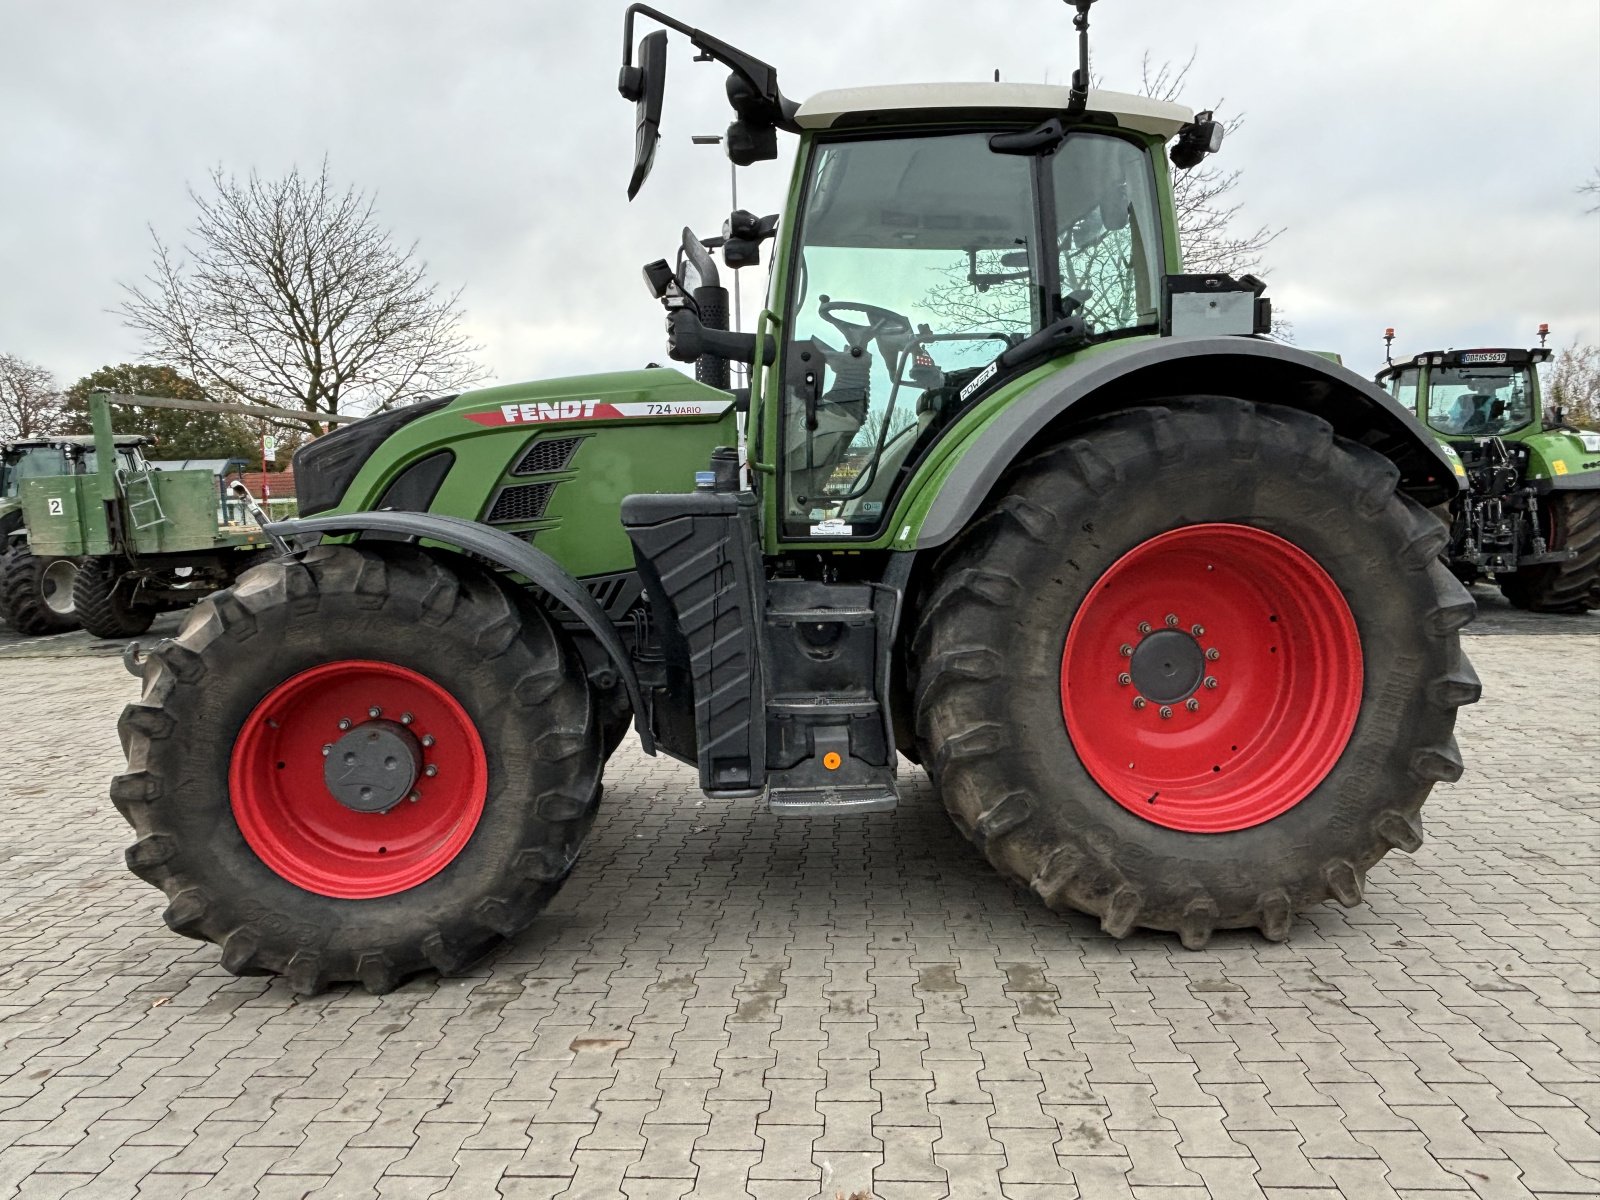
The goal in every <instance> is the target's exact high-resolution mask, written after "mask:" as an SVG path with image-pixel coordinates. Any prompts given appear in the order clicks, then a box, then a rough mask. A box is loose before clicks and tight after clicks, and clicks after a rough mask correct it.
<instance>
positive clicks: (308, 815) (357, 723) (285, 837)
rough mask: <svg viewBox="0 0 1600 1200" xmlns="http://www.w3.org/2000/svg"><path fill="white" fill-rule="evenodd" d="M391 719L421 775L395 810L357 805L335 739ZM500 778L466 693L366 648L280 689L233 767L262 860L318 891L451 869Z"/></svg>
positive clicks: (392, 883) (236, 752)
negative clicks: (343, 786)
mask: <svg viewBox="0 0 1600 1200" xmlns="http://www.w3.org/2000/svg"><path fill="white" fill-rule="evenodd" d="M373 709H376V710H377V714H376V715H373V712H372V710H373ZM343 723H347V724H343ZM380 730H381V731H384V733H383V736H385V737H387V738H389V739H391V741H392V740H394V739H399V738H405V737H409V738H411V739H414V743H408V746H409V750H408V753H414V754H415V756H416V758H415V760H414V761H412V762H408V763H406V764H403V767H402V769H403V771H404V772H405V774H403V775H402V776H400V777H398V778H400V780H401V781H402V782H403V781H404V779H406V778H412V777H414V782H413V783H412V785H411V786H410V787H409V790H408V792H407V794H406V795H405V796H403V797H402V798H400V799H399V800H398V802H397V803H395V804H394V805H393V807H390V808H388V810H387V811H382V812H376V811H356V810H354V809H352V808H350V807H347V806H346V805H345V804H344V803H341V801H340V800H339V799H338V798H336V796H335V795H334V793H333V792H332V791H330V789H329V785H328V783H327V781H326V778H325V775H324V770H325V767H326V765H327V759H328V757H329V754H325V753H324V747H329V748H330V753H331V752H332V748H333V747H336V746H342V745H345V744H347V743H346V742H344V740H343V739H345V738H347V737H351V736H354V737H361V736H367V737H373V736H375V735H376V734H378V733H379V731H380ZM412 768H415V769H414V770H413V769H412ZM488 781H489V768H488V761H487V759H486V758H485V757H484V752H483V740H482V739H481V738H480V737H479V736H478V730H477V727H476V726H475V725H474V724H473V722H472V718H471V717H469V716H468V715H467V712H466V710H465V709H464V708H462V707H461V705H460V704H458V703H457V702H456V700H455V697H453V696H451V695H450V693H449V692H447V691H446V690H445V689H444V688H442V687H440V686H439V685H438V684H437V683H434V682H433V681H432V680H431V679H428V678H427V677H426V676H423V675H419V674H418V673H417V672H415V671H411V670H407V669H406V668H405V667H398V666H395V665H394V664H392V663H383V662H372V661H366V660H359V659H352V660H348V661H344V662H332V663H325V664H324V665H322V666H319V667H313V668H311V669H310V670H308V671H302V672H300V674H298V675H295V676H293V677H292V678H290V679H287V680H285V681H284V682H283V683H280V684H279V685H278V686H277V687H275V688H273V689H272V691H270V692H268V693H267V696H266V698H265V699H263V700H262V701H261V703H260V704H258V705H256V707H255V710H254V711H253V712H251V714H250V715H249V717H248V718H246V720H245V722H244V726H243V727H242V728H241V729H240V731H239V737H238V740H237V741H236V742H235V743H234V747H233V757H232V760H231V762H230V764H229V770H228V788H229V792H230V794H231V797H232V801H233V816H234V820H235V821H237V822H238V825H239V831H240V832H241V833H242V834H244V839H245V841H246V842H248V843H249V845H250V848H251V849H252V850H254V851H255V852H256V855H257V856H258V857H259V858H260V859H261V861H262V862H264V863H266V865H267V866H268V867H270V868H271V869H272V870H273V871H275V872H276V873H277V874H278V875H280V876H282V877H283V878H284V879H286V880H288V881H289V882H290V883H293V884H295V885H296V886H298V887H302V888H304V889H305V890H306V891H308V892H315V893H317V894H318V895H321V896H334V897H337V898H339V899H344V900H367V899H371V898H373V897H375V896H391V895H393V894H394V893H396V892H403V891H405V890H406V889H407V888H412V887H416V886H417V885H418V884H419V883H422V882H423V881H425V880H427V879H430V878H432V877H433V876H434V875H436V874H438V873H439V872H440V871H441V870H443V869H444V868H445V867H446V866H447V865H449V864H450V863H451V862H452V861H453V860H454V859H455V857H456V855H458V854H459V853H460V852H461V849H462V847H464V846H465V845H466V844H467V842H468V841H469V840H470V839H471V837H472V832H473V830H474V829H476V828H477V825H478V819H479V818H480V817H481V816H482V815H483V805H484V799H485V797H486V796H487V793H488ZM396 786H397V785H396ZM412 797H415V798H414V799H413V798H412Z"/></svg>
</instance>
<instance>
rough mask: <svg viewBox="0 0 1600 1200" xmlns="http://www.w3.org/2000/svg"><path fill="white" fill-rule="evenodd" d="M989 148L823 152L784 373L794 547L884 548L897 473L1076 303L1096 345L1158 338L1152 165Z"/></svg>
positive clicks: (1102, 141)
mask: <svg viewBox="0 0 1600 1200" xmlns="http://www.w3.org/2000/svg"><path fill="white" fill-rule="evenodd" d="M989 138H990V133H989V132H982V133H976V132H973V133H965V132H963V133H949V134H933V135H920V136H907V137H902V138H880V139H873V140H855V141H839V142H824V143H822V144H820V145H819V146H818V148H817V150H816V152H815V154H814V155H813V157H812V161H811V166H810V178H809V180H808V185H807V189H806V200H805V204H804V207H803V211H802V214H801V222H800V246H799V253H798V255H797V258H796V266H795V271H794V278H793V280H792V282H791V285H790V287H791V295H790V309H789V321H788V322H787V328H788V329H789V330H790V331H791V332H790V335H789V336H790V340H789V342H788V345H787V347H786V350H785V365H784V368H783V371H784V380H785V395H784V423H783V431H782V436H783V463H784V477H785V509H786V517H787V522H788V524H789V526H790V531H791V532H792V533H798V534H800V535H801V536H805V535H807V534H811V535H819V536H840V537H851V536H867V535H871V534H873V533H874V532H875V531H876V529H877V527H878V525H879V524H880V523H881V522H882V519H883V516H884V513H885V509H886V507H887V504H888V502H889V501H890V499H891V498H892V493H893V491H894V487H895V484H896V482H897V479H898V475H899V469H900V467H901V466H902V465H904V464H905V463H906V462H907V461H908V460H909V459H910V458H911V457H912V456H913V455H914V454H915V453H916V451H917V450H918V449H919V448H920V447H922V446H924V445H926V444H927V443H928V442H930V441H931V440H932V438H933V437H934V434H935V431H936V430H937V429H938V428H939V427H941V426H942V425H944V424H946V423H948V421H949V420H950V419H951V418H952V417H953V416H954V415H955V413H956V412H957V411H959V410H960V408H961V407H962V406H963V404H964V403H965V402H966V400H967V399H970V398H971V393H969V395H968V397H966V398H964V397H963V395H962V393H963V390H964V389H966V388H968V386H969V385H970V384H971V383H972V381H973V380H974V379H976V378H977V377H978V376H979V375H980V373H982V372H983V371H984V369H985V368H986V367H987V366H989V364H991V363H992V362H993V361H994V360H995V358H996V357H998V356H999V354H1000V353H1001V352H1002V351H1004V350H1005V349H1006V348H1007V347H1008V346H1013V345H1016V344H1017V343H1018V342H1020V341H1022V340H1023V339H1024V338H1026V337H1027V336H1028V335H1029V334H1031V333H1033V332H1035V331H1037V330H1038V329H1040V328H1042V327H1043V326H1045V325H1048V324H1050V323H1051V322H1053V321H1055V320H1056V319H1057V318H1058V317H1059V316H1061V315H1063V314H1064V312H1065V311H1066V309H1065V306H1064V300H1063V298H1064V297H1067V296H1072V297H1074V300H1075V302H1076V303H1077V304H1078V305H1081V308H1082V312H1083V315H1084V316H1085V318H1086V320H1087V323H1088V326H1089V331H1090V334H1091V335H1092V336H1106V335H1111V334H1115V333H1118V332H1122V331H1127V330H1133V329H1138V328H1143V327H1148V326H1154V325H1155V324H1156V323H1157V319H1158V318H1157V304H1158V299H1159V294H1160V278H1161V273H1162V270H1163V263H1162V238H1161V230H1160V225H1159V221H1158V216H1157V213H1158V208H1157V205H1156V202H1155V194H1156V193H1155V180H1154V175H1153V173H1152V169H1151V166H1150V161H1149V156H1148V153H1147V152H1146V150H1145V148H1144V147H1143V146H1142V145H1140V144H1138V143H1135V142H1131V141H1128V140H1125V139H1123V138H1120V137H1117V136H1113V135H1108V134H1099V133H1090V132H1077V133H1073V134H1070V135H1069V136H1068V137H1067V138H1066V139H1065V140H1064V141H1063V142H1062V143H1061V145H1060V147H1059V148H1058V149H1057V150H1056V151H1055V153H1054V154H1051V155H1045V156H1042V157H1040V156H1027V155H1018V154H1000V153H996V152H995V151H993V150H991V149H990V146H989ZM1041 198H1043V199H1044V204H1045V206H1044V207H1041ZM1052 198H1053V199H1052ZM845 526H848V527H849V528H848V529H846V528H844V527H845Z"/></svg>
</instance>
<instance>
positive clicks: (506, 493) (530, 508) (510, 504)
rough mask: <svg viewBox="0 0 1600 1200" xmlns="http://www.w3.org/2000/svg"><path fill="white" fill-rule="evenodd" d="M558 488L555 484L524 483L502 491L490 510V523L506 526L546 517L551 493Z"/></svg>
mask: <svg viewBox="0 0 1600 1200" xmlns="http://www.w3.org/2000/svg"><path fill="white" fill-rule="evenodd" d="M557 486H559V485H557V484H554V483H523V484H518V485H516V486H515V487H508V488H502V489H500V494H499V495H498V496H496V497H495V498H494V506H493V507H492V508H491V509H490V510H489V518H488V519H489V523H490V524H492V525H504V524H511V523H514V522H517V521H533V520H537V519H538V518H539V517H542V516H544V510H545V507H546V506H547V505H548V504H549V503H550V493H552V492H554V491H555V490H556V488H557Z"/></svg>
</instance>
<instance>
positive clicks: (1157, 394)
mask: <svg viewBox="0 0 1600 1200" xmlns="http://www.w3.org/2000/svg"><path fill="white" fill-rule="evenodd" d="M1184 395H1222V396H1235V397H1238V398H1239V399H1241V400H1251V401H1255V402H1258V403H1264V404H1281V405H1285V406H1287V407H1289V408H1298V409H1301V410H1303V411H1306V412H1310V413H1314V414H1315V415H1316V416H1319V417H1321V418H1323V419H1324V420H1325V421H1327V422H1328V423H1329V424H1331V425H1332V426H1333V428H1334V431H1335V432H1336V433H1337V434H1339V435H1340V436H1341V437H1345V438H1349V439H1350V440H1351V441H1355V442H1359V443H1361V444H1362V445H1365V446H1370V447H1371V448H1372V449H1374V450H1377V451H1378V452H1379V453H1380V454H1383V455H1384V456H1385V457H1386V458H1388V459H1389V460H1390V461H1392V462H1393V463H1394V464H1395V465H1396V466H1397V467H1399V468H1400V487H1401V489H1402V490H1403V491H1404V492H1406V493H1407V494H1408V495H1410V496H1411V497H1412V498H1413V499H1415V500H1417V501H1418V502H1419V503H1421V504H1424V505H1427V506H1430V507H1431V506H1433V505H1436V504H1442V503H1446V502H1448V501H1449V500H1450V499H1451V498H1452V497H1454V496H1455V495H1456V493H1457V492H1458V491H1459V490H1460V487H1461V483H1460V481H1459V480H1458V478H1457V476H1456V464H1455V463H1454V462H1453V461H1452V460H1451V458H1450V457H1449V455H1448V454H1447V453H1446V452H1445V450H1444V449H1443V448H1442V447H1441V446H1440V445H1439V443H1438V442H1437V441H1435V440H1434V438H1433V437H1432V435H1430V434H1429V433H1428V431H1427V429H1426V428H1425V427H1424V426H1423V425H1422V423H1421V422H1420V421H1418V420H1417V419H1416V417H1415V416H1414V415H1413V414H1412V413H1410V412H1409V411H1407V410H1406V409H1405V408H1403V407H1401V405H1400V404H1399V403H1397V402H1396V401H1395V400H1394V398H1393V397H1391V396H1390V395H1389V394H1388V393H1387V392H1385V391H1383V389H1381V388H1379V387H1378V386H1377V385H1376V384H1374V383H1372V382H1370V381H1369V380H1366V379H1363V378H1362V377H1361V376H1360V375H1357V374H1356V373H1355V372H1354V371H1351V370H1349V369H1347V368H1345V367H1343V366H1340V365H1339V364H1337V363H1335V362H1333V361H1331V360H1329V359H1326V358H1323V357H1321V356H1319V355H1316V354H1312V353H1310V352H1308V351H1305V350H1300V349H1297V348H1296V347H1294V346H1285V345H1283V344H1282V343H1280V342H1274V341H1269V340H1267V339H1265V338H1249V337H1172V338H1161V339H1160V340H1159V341H1138V342H1129V343H1126V344H1124V345H1120V346H1116V347H1113V348H1108V349H1105V350H1103V351H1101V352H1100V353H1097V354H1094V355H1091V356H1090V357H1088V358H1085V359H1083V360H1082V361H1081V362H1079V363H1076V364H1074V365H1073V366H1071V367H1068V368H1067V369H1066V370H1063V371H1058V372H1057V373H1055V374H1053V375H1051V376H1049V377H1047V378H1045V379H1043V380H1041V381H1040V382H1039V384H1038V385H1037V386H1035V387H1034V388H1032V389H1031V390H1029V391H1027V392H1025V393H1023V394H1022V395H1021V396H1019V397H1017V399H1015V400H1014V401H1012V402H1011V404H1009V405H1008V406H1007V407H1006V408H1005V409H1004V410H1003V411H1002V412H1000V413H999V414H998V415H996V416H995V418H994V419H993V420H991V421H990V422H989V424H988V425H986V426H985V427H984V429H983V430H982V432H980V433H978V434H977V435H976V437H975V438H974V439H973V442H972V444H971V445H970V446H969V447H968V448H967V450H966V451H965V452H964V453H963V454H962V456H961V460H960V462H958V463H957V464H956V466H955V468H954V469H953V470H952V471H951V472H950V476H949V478H948V479H946V480H945V482H944V484H943V486H942V487H941V488H940V490H939V494H938V496H936V497H935V498H934V501H933V504H932V505H931V506H930V508H929V510H928V515H927V518H926V519H925V520H924V521H923V522H922V527H921V531H920V533H919V535H918V538H917V549H919V550H921V549H926V548H927V547H930V546H938V545H942V544H943V543H945V542H948V541H949V540H950V539H951V538H953V537H955V535H956V534H957V533H959V532H960V531H961V530H962V529H964V528H965V527H966V525H967V523H968V521H969V520H970V519H971V518H972V516H973V514H974V513H976V512H977V510H978V508H979V507H980V506H981V505H982V504H983V502H984V500H985V498H987V497H988V495H989V494H990V492H991V491H992V490H993V489H994V486H995V484H996V483H998V482H999V479H1000V476H1001V475H1002V474H1003V473H1004V472H1005V471H1006V470H1007V469H1008V468H1009V467H1010V466H1011V464H1012V463H1013V462H1015V461H1017V460H1018V459H1019V458H1020V457H1022V456H1023V455H1024V454H1026V452H1027V451H1028V450H1029V448H1030V447H1031V446H1033V445H1034V444H1035V443H1039V442H1043V441H1048V440H1049V439H1048V436H1047V435H1048V432H1049V429H1048V427H1049V426H1051V425H1053V424H1055V423H1056V422H1058V421H1059V420H1060V419H1061V418H1062V417H1063V416H1068V415H1070V417H1071V419H1072V420H1074V421H1076V420H1081V419H1088V418H1091V417H1096V416H1101V415H1103V414H1105V413H1108V412H1113V411H1116V410H1119V409H1126V408H1136V407H1138V406H1140V405H1142V404H1147V403H1152V402H1158V401H1159V400H1160V399H1162V398H1163V397H1169V396H1184Z"/></svg>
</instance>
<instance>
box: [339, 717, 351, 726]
mask: <svg viewBox="0 0 1600 1200" xmlns="http://www.w3.org/2000/svg"><path fill="white" fill-rule="evenodd" d="M351 724H352V722H351V720H350V718H349V717H340V718H339V728H340V729H349V728H350V726H351Z"/></svg>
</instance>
